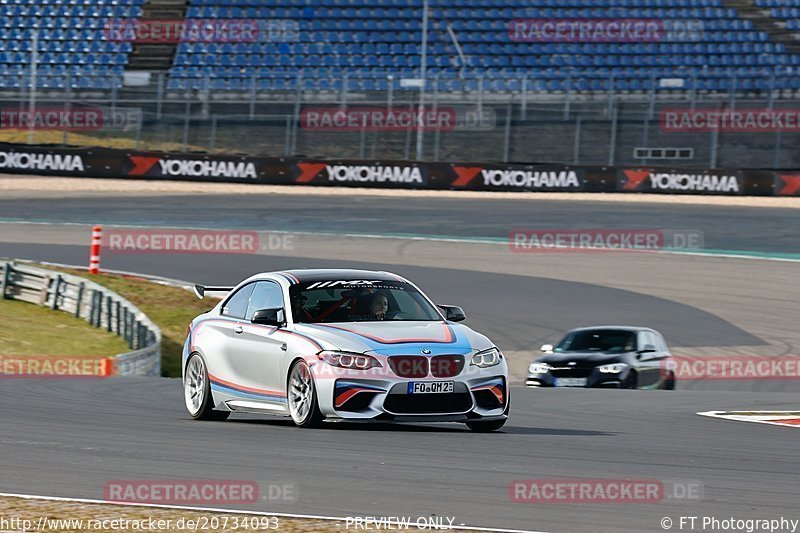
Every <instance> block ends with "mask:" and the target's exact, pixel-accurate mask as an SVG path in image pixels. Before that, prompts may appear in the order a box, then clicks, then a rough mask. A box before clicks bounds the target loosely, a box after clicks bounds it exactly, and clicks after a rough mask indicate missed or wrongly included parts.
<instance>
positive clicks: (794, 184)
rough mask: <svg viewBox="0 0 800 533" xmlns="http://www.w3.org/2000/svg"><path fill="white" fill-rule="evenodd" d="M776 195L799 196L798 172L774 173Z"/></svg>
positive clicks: (799, 177)
mask: <svg viewBox="0 0 800 533" xmlns="http://www.w3.org/2000/svg"><path fill="white" fill-rule="evenodd" d="M775 195H776V196H800V173H793V174H784V173H780V172H777V173H775Z"/></svg>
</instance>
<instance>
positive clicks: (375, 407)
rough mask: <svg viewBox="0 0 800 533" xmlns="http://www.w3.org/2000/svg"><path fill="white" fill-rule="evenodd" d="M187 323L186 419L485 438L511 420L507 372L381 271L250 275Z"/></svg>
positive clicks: (448, 319) (493, 349)
mask: <svg viewBox="0 0 800 533" xmlns="http://www.w3.org/2000/svg"><path fill="white" fill-rule="evenodd" d="M195 291H196V293H197V294H198V296H199V297H201V298H202V297H203V295H204V294H205V293H206V292H212V291H218V292H226V293H227V294H226V295H225V297H224V299H222V300H221V301H220V302H219V303H218V304H217V305H216V306H214V308H213V309H211V310H210V311H208V312H207V313H204V314H202V315H200V316H198V317H197V318H195V319H194V320H193V321H192V322H191V324H190V326H189V334H188V336H187V338H186V342H185V344H184V349H183V385H184V393H185V401H186V408H187V409H188V410H189V414H191V416H192V417H194V418H196V419H207V420H209V419H210V420H224V419H226V418H228V416H229V415H230V413H231V412H248V413H262V414H264V413H267V414H274V415H284V416H289V417H291V418H292V420H294V422H295V424H297V425H298V426H300V427H310V426H315V425H318V424H319V423H320V422H322V421H337V420H350V421H399V422H462V423H465V424H466V425H467V426H468V427H469V428H470V429H472V430H474V431H492V430H496V429H499V428H500V427H502V426H503V424H504V423H505V421H506V419H507V417H508V413H509V405H510V404H509V386H508V367H507V364H506V360H505V357H504V356H503V354H502V353H501V351H500V350H499V349H498V348H497V346H495V345H494V344H493V343H492V342H491V341H490V340H489V339H487V338H486V337H485V336H483V335H481V334H479V333H476V332H475V331H473V330H471V329H470V328H468V327H467V326H465V325H463V324H459V323H458V322H460V321H462V320H464V319H465V316H464V312H463V311H462V310H461V309H460V308H459V307H455V306H448V305H439V306H437V305H434V304H433V302H431V300H430V299H429V298H428V297H427V296H425V294H423V292H422V291H421V290H420V289H419V288H418V287H417V286H416V285H414V284H413V283H411V282H410V281H408V280H406V279H404V278H402V277H400V276H398V275H395V274H391V273H389V272H372V271H365V270H290V271H283V272H269V273H263V274H258V275H255V276H252V277H250V278H248V279H246V280H244V281H242V282H241V283H240V284H239V285H237V286H235V287H203V286H200V285H197V286H195Z"/></svg>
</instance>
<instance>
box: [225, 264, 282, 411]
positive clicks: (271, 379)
mask: <svg viewBox="0 0 800 533" xmlns="http://www.w3.org/2000/svg"><path fill="white" fill-rule="evenodd" d="M283 307H284V301H283V289H282V288H281V286H280V285H278V283H276V282H274V281H267V280H265V281H258V282H256V283H255V287H254V288H253V292H252V294H251V295H250V301H249V302H248V305H247V310H246V312H245V314H244V320H242V321H241V327H242V332H241V333H240V334H239V335H238V337H239V338H238V340H237V342H236V351H235V353H233V354H232V357H233V358H235V359H236V366H237V368H238V369H240V372H241V373H242V374H243V376H242V384H243V385H245V386H247V387H248V388H251V389H253V390H252V391H250V392H251V396H253V397H252V398H251V399H253V400H261V401H266V402H271V403H275V402H277V403H283V402H284V401H285V388H286V383H285V381H286V379H285V376H283V375H281V372H280V368H281V359H282V358H283V357H284V354H285V353H286V339H285V337H286V335H285V334H284V333H282V332H281V331H280V328H278V327H275V326H266V325H263V324H253V323H252V322H251V319H252V318H253V314H254V313H255V312H256V311H258V310H260V309H274V308H283Z"/></svg>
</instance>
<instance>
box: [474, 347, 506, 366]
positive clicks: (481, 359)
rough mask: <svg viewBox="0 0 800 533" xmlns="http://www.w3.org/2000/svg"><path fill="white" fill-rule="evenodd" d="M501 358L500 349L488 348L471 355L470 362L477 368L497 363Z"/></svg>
mask: <svg viewBox="0 0 800 533" xmlns="http://www.w3.org/2000/svg"><path fill="white" fill-rule="evenodd" d="M502 358H503V354H501V353H500V350H498V349H497V348H489V349H488V350H483V351H482V352H478V353H476V354H475V355H473V356H472V362H471V364H472V365H474V366H477V367H478V368H487V367H490V366H495V365H499V364H500V359H502Z"/></svg>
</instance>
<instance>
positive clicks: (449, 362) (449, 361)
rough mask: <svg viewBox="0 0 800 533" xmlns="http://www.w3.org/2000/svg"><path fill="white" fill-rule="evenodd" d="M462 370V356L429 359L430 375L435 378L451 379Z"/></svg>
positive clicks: (437, 356) (442, 356)
mask: <svg viewBox="0 0 800 533" xmlns="http://www.w3.org/2000/svg"><path fill="white" fill-rule="evenodd" d="M462 370H464V356H463V355H436V356H433V357H431V374H433V377H436V378H452V377H453V376H457V375H459V374H460V373H461V371H462Z"/></svg>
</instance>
